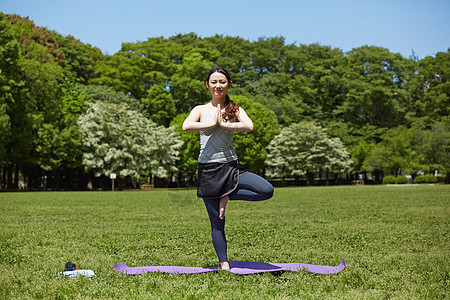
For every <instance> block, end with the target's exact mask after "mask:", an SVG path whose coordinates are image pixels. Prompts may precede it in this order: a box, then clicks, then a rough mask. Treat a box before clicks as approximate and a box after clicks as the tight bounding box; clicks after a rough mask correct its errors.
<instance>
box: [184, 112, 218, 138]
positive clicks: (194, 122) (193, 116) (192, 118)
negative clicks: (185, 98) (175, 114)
mask: <svg viewBox="0 0 450 300" xmlns="http://www.w3.org/2000/svg"><path fill="white" fill-rule="evenodd" d="M204 109H205V106H204V105H198V106H196V107H194V108H193V109H192V110H191V113H190V114H189V116H188V117H187V118H186V120H184V122H183V127H182V128H183V130H184V131H189V132H198V131H202V130H205V129H209V128H213V127H216V126H217V118H215V119H216V120H215V121H213V122H200V120H201V117H202V111H203V110H204Z"/></svg>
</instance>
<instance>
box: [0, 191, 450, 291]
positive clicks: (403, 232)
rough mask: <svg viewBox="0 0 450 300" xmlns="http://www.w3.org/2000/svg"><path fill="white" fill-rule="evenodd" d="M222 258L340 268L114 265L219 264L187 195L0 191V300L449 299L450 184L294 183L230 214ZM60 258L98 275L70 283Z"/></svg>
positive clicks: (196, 203) (192, 196) (238, 204)
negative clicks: (123, 269) (169, 269)
mask: <svg viewBox="0 0 450 300" xmlns="http://www.w3.org/2000/svg"><path fill="white" fill-rule="evenodd" d="M226 216H227V225H226V231H227V238H228V257H229V259H230V260H245V261H258V262H301V263H309V264H319V265H338V264H339V262H340V261H341V259H345V260H346V262H347V267H346V269H345V270H344V271H343V272H342V273H340V274H337V275H315V274H311V273H308V272H306V271H300V272H286V273H282V274H281V275H277V276H276V275H273V274H270V273H265V274H256V275H248V276H239V275H234V274H231V273H227V272H215V273H204V274H195V275H179V274H161V273H147V274H143V275H138V276H127V275H125V274H122V273H119V272H116V271H115V270H114V268H113V265H114V264H116V263H121V262H126V263H127V265H128V266H149V265H179V266H203V267H206V266H215V265H218V262H217V258H216V255H215V252H214V249H213V247H212V243H211V237H210V228H209V221H208V217H207V214H206V209H205V208H204V205H203V201H201V200H199V199H197V198H196V192H195V191H194V190H178V191H177V190H173V191H148V192H139V191H136V192H114V193H113V192H37V193H31V192H30V193H0V225H1V232H0V241H1V243H0V299H10V298H12V299H24V298H32V299H39V298H56V299H61V298H63V299H65V298H67V299H74V298H84V299H89V298H101V299H106V298H117V299H119V298H124V299H137V298H148V299H150V298H163V299H166V298H189V299H197V298H199V299H203V298H219V297H222V298H230V299H231V298H233V299H236V298H252V299H258V298H302V299H312V298H314V299H335V298H344V299H354V298H358V299H361V298H365V299H386V298H402V299H445V298H448V297H449V295H450V293H449V284H450V274H449V273H450V260H449V258H450V235H449V229H450V226H449V223H450V185H436V186H428V185H425V186H408V187H406V186H402V187H388V186H341V187H317V188H316V187H300V188H281V189H276V190H275V195H274V197H273V198H272V199H271V200H268V201H264V202H254V203H252V202H244V201H232V202H230V203H229V206H228V207H227V213H226ZM67 261H72V262H74V263H76V264H77V265H78V266H79V267H80V268H81V269H91V270H93V271H94V272H95V273H96V275H97V278H94V279H89V278H65V277H57V276H55V274H57V273H58V272H61V271H63V269H64V264H65V263H66V262H67Z"/></svg>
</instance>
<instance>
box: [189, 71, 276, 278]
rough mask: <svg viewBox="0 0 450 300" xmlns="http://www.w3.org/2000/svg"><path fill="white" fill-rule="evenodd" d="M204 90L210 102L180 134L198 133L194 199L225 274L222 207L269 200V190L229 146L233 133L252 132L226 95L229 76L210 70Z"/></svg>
mask: <svg viewBox="0 0 450 300" xmlns="http://www.w3.org/2000/svg"><path fill="white" fill-rule="evenodd" d="M206 87H207V88H208V89H209V91H210V92H211V96H212V99H211V102H209V103H208V104H205V105H199V106H196V107H194V108H193V109H192V111H191V113H190V114H189V116H188V117H187V118H186V120H185V121H184V123H183V130H184V131H192V132H200V155H199V158H198V188H197V195H198V197H199V198H203V202H204V203H205V206H206V210H207V211H208V215H209V220H210V222H211V234H212V242H213V245H214V249H215V250H216V253H217V257H218V258H219V262H220V266H221V268H222V269H223V270H229V268H230V267H229V264H228V257H227V241H226V238H225V207H226V205H227V203H228V200H247V201H261V200H266V199H269V198H271V197H272V195H273V187H272V185H271V184H270V183H269V182H268V181H266V180H265V179H264V178H262V177H260V176H258V175H256V174H253V173H251V172H249V171H247V170H245V169H243V168H242V167H241V166H240V165H239V163H238V157H237V155H236V149H235V148H234V146H233V134H234V131H252V130H253V122H252V120H251V119H250V118H249V117H248V115H247V113H246V112H245V110H244V109H243V108H242V107H239V104H237V103H235V102H233V101H231V100H230V97H229V96H228V95H227V91H228V89H229V88H230V87H231V78H230V75H229V73H228V72H227V71H226V70H225V69H222V68H218V67H216V68H213V69H211V70H210V72H209V74H208V77H207V80H206Z"/></svg>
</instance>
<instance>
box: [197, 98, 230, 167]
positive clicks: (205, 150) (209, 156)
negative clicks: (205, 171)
mask: <svg viewBox="0 0 450 300" xmlns="http://www.w3.org/2000/svg"><path fill="white" fill-rule="evenodd" d="M211 106H212V104H211V103H208V104H207V105H205V110H204V111H203V115H202V119H201V120H200V122H212V121H213V116H212V115H211V112H210V109H211ZM233 135H234V131H233V130H227V129H224V128H221V127H218V126H217V127H214V128H210V129H206V130H202V131H200V155H199V156H198V162H199V163H211V162H218V163H227V162H231V161H235V160H237V159H238V157H237V154H236V149H234V146H233Z"/></svg>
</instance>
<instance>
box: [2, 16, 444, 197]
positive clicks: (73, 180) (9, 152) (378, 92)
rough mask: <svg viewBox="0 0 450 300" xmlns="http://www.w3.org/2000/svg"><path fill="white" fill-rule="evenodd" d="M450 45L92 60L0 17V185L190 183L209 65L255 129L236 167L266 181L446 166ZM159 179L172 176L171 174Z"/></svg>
mask: <svg viewBox="0 0 450 300" xmlns="http://www.w3.org/2000/svg"><path fill="white" fill-rule="evenodd" d="M449 62H450V51H447V52H440V53H437V54H436V55H435V56H434V57H431V56H430V57H426V58H424V59H421V60H419V59H418V58H417V57H415V56H414V54H412V56H411V57H410V58H405V57H403V56H401V55H400V54H394V53H391V52H389V50H388V49H384V48H379V47H374V46H362V47H359V48H355V49H353V50H352V51H349V52H347V53H344V52H342V51H341V50H340V49H337V48H332V47H330V46H323V45H319V44H310V45H295V44H285V41H284V39H283V38H282V37H275V38H261V39H259V40H258V41H255V42H250V41H248V40H245V39H242V38H239V37H229V36H221V35H216V36H213V37H207V38H200V37H198V36H196V35H195V34H184V35H177V36H173V37H170V38H163V37H157V38H149V39H148V40H147V41H144V42H136V43H124V44H122V49H121V50H120V51H118V52H117V53H115V54H113V55H104V54H102V53H101V51H100V50H99V49H97V48H95V47H92V46H91V45H88V44H84V43H82V42H80V41H79V40H77V39H75V38H74V37H72V36H66V37H63V36H61V35H60V34H58V33H57V32H54V31H49V30H47V29H46V28H40V27H37V26H35V25H34V23H33V22H32V21H31V20H29V19H28V18H23V17H20V16H17V15H4V14H1V13H0V71H1V73H0V89H1V93H0V167H1V175H2V176H1V183H2V187H8V188H17V187H18V183H19V181H21V180H24V181H25V182H26V183H27V184H28V187H30V188H38V187H39V186H41V185H42V184H43V179H42V178H45V176H47V177H46V178H47V179H48V180H50V179H51V180H53V181H52V183H51V184H50V185H51V186H53V187H55V188H85V187H86V183H87V182H88V181H94V183H95V181H96V180H97V177H98V175H100V174H104V175H109V174H110V173H117V174H119V175H120V176H121V177H122V178H124V177H137V176H142V175H145V176H146V177H147V176H148V175H150V177H153V176H155V177H156V178H167V177H172V176H175V177H177V178H179V180H183V181H188V182H189V183H190V184H194V182H195V176H196V175H195V174H196V158H197V155H198V150H199V149H198V147H199V146H198V135H196V134H193V133H186V132H182V130H181V124H182V122H183V120H184V119H185V117H186V116H187V114H188V112H189V111H190V110H191V109H192V107H194V106H195V105H198V104H203V103H205V102H207V101H209V97H210V96H209V95H208V91H207V89H206V88H205V86H204V80H205V78H206V75H207V73H208V71H209V68H210V67H212V66H214V65H220V66H222V67H225V68H227V69H228V70H229V71H230V73H231V74H232V79H233V87H234V88H233V89H231V90H230V95H231V97H232V99H233V100H235V101H236V102H239V103H240V104H241V105H242V107H244V108H245V109H246V111H247V113H248V114H249V115H250V117H251V118H252V120H253V121H254V123H255V130H254V132H252V133H238V134H237V135H236V137H235V146H236V148H237V151H238V155H239V158H240V161H241V163H242V164H243V165H244V166H246V167H247V168H250V169H252V170H253V171H255V172H257V173H259V174H262V175H267V176H270V177H272V178H283V177H300V176H305V177H307V178H309V179H310V181H311V180H312V178H313V177H314V176H315V175H314V174H315V173H317V172H318V171H320V173H321V174H322V173H323V174H325V177H326V178H328V174H330V173H331V174H333V173H337V172H347V173H349V174H357V173H366V172H372V171H375V173H377V174H380V176H381V175H382V174H383V173H393V174H394V173H396V172H399V170H403V171H407V172H409V173H411V174H413V175H414V174H416V173H417V172H418V171H419V170H423V171H425V172H431V171H434V170H439V171H440V172H442V173H445V174H449V172H448V171H449V170H450V166H449V161H450V159H449V157H448V155H449V154H448V153H449V151H448V150H449V149H448V148H449V140H450V138H449V136H448V135H449V129H450V128H449V126H450V120H449V117H448V115H449V109H450V100H449V95H450V83H449V82H448V77H449V74H450V69H449V68H450V63H449ZM170 175H172V176H170Z"/></svg>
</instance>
